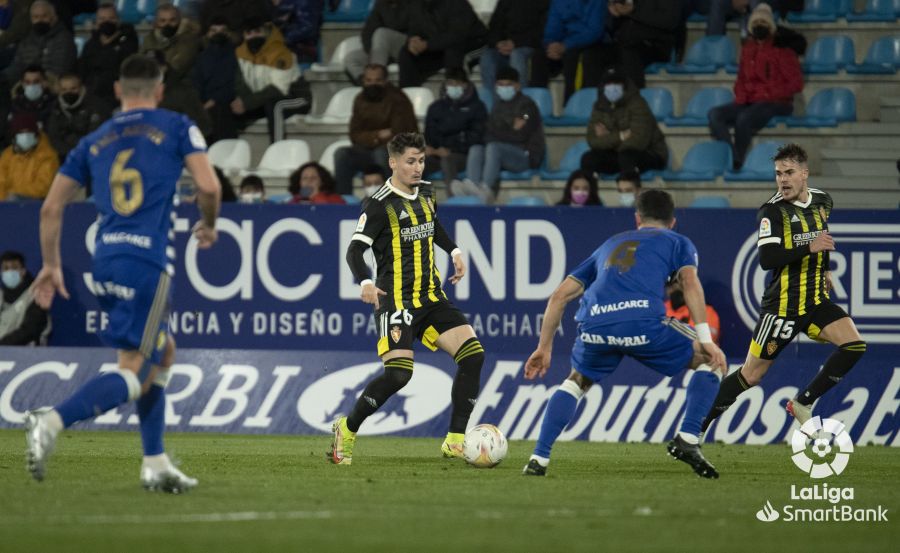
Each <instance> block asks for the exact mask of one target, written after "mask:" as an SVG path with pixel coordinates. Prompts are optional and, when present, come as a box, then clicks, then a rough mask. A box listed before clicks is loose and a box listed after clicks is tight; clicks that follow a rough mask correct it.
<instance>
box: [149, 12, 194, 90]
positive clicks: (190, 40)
mask: <svg viewBox="0 0 900 553" xmlns="http://www.w3.org/2000/svg"><path fill="white" fill-rule="evenodd" d="M200 46H201V41H200V30H199V28H198V27H197V24H196V23H194V22H193V21H191V20H190V19H185V18H183V17H181V11H179V9H178V8H177V7H176V6H173V5H172V4H161V5H160V6H159V7H158V8H156V19H155V20H154V21H153V32H152V33H148V34H147V35H146V36H145V37H144V43H143V45H142V46H141V52H149V51H150V50H160V51H162V53H163V54H164V55H165V57H166V64H167V65H168V67H169V71H170V73H171V74H170V75H169V77H168V79H169V81H180V80H182V79H186V77H187V76H188V75H189V73H190V72H191V69H193V67H194V61H195V60H196V59H197V55H198V54H199V53H200Z"/></svg>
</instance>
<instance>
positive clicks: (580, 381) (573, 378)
mask: <svg viewBox="0 0 900 553" xmlns="http://www.w3.org/2000/svg"><path fill="white" fill-rule="evenodd" d="M566 382H574V383H575V385H576V386H578V389H579V390H581V394H584V392H586V391H588V390H589V389H590V387H591V386H593V385H594V382H593V381H592V380H591V379H590V378H588V377H586V376H584V375H583V374H581V373H580V372H578V371H576V370H574V369H573V370H572V372H571V374H569V376H568V378H566V380H565V381H564V382H563V385H565V383H566ZM578 397H581V395H579V396H578Z"/></svg>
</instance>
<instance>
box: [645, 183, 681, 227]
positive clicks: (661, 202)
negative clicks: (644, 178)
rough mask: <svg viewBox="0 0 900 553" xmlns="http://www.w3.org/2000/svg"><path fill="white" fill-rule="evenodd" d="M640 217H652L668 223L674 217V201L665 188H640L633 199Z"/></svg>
mask: <svg viewBox="0 0 900 553" xmlns="http://www.w3.org/2000/svg"><path fill="white" fill-rule="evenodd" d="M635 205H636V207H637V212H638V213H639V214H640V216H641V219H653V220H655V221H661V222H663V223H670V222H672V219H674V218H675V202H674V201H672V196H671V195H670V194H669V193H668V192H666V191H665V190H660V189H658V188H650V189H648V190H642V191H641V193H640V194H638V195H637V200H636V201H635Z"/></svg>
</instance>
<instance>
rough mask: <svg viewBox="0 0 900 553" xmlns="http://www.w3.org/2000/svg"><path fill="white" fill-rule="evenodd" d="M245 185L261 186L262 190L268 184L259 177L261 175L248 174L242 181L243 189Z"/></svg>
mask: <svg viewBox="0 0 900 553" xmlns="http://www.w3.org/2000/svg"><path fill="white" fill-rule="evenodd" d="M245 186H252V187H253V188H259V189H260V190H265V189H266V184H265V183H264V182H263V180H262V179H261V178H260V177H259V175H247V176H246V177H244V180H242V181H241V185H240V187H239V188H240V189H241V190H243V188H244V187H245Z"/></svg>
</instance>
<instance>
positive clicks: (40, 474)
mask: <svg viewBox="0 0 900 553" xmlns="http://www.w3.org/2000/svg"><path fill="white" fill-rule="evenodd" d="M140 394H141V383H140V382H139V381H138V378H137V375H135V374H134V373H133V372H131V371H129V370H127V369H115V370H112V371H108V372H104V373H102V374H99V375H97V376H95V377H94V378H92V379H91V380H89V381H87V382H85V384H84V385H83V386H82V387H81V388H79V389H78V391H76V392H75V393H74V394H72V395H71V396H70V397H69V399H67V400H65V401H64V402H62V403H60V404H59V405H57V406H56V407H55V408H53V409H45V410H38V411H31V412H29V413H28V414H27V416H26V417H25V432H26V433H25V437H26V442H27V444H28V450H27V452H26V466H27V468H28V472H30V473H31V476H32V477H33V478H34V479H35V480H37V481H41V480H43V479H44V475H45V474H46V470H47V459H48V458H49V456H50V454H51V453H52V452H53V449H54V446H55V444H56V437H57V435H58V434H59V432H60V431H61V430H62V429H63V428H68V427H70V426H72V425H73V424H75V423H76V422H78V421H83V420H86V419H90V418H92V417H96V416H98V415H100V414H102V413H105V412H106V411H109V410H110V409H112V408H114V407H118V406H119V405H121V404H123V403H125V402H127V401H131V400H134V399H137V397H138V396H139V395H140Z"/></svg>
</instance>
